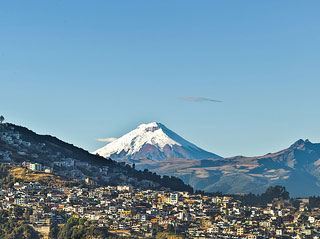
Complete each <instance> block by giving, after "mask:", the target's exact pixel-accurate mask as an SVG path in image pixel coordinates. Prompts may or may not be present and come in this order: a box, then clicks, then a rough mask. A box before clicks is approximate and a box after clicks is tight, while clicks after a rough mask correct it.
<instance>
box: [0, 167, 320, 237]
mask: <svg viewBox="0 0 320 239" xmlns="http://www.w3.org/2000/svg"><path fill="white" fill-rule="evenodd" d="M24 170H26V171H29V170H30V169H24ZM27 173H28V172H27ZM30 173H31V172H30ZM33 173H36V172H33ZM87 183H88V181H87ZM0 194H1V211H6V212H9V217H10V218H11V219H12V220H16V221H25V222H26V223H27V224H28V225H30V226H31V227H32V228H33V229H35V231H37V232H39V233H40V234H39V235H41V236H44V238H48V237H49V236H50V238H78V237H72V235H74V234H75V233H76V230H79V227H76V226H75V225H73V227H72V226H71V227H69V230H68V231H66V230H64V229H65V226H66V225H69V224H70V223H72V220H73V221H74V220H78V221H79V219H81V218H83V219H85V220H87V221H89V222H90V223H91V226H93V227H95V228H98V229H103V230H105V231H103V230H101V232H100V233H101V234H97V236H96V237H90V238H122V237H129V238H248V239H249V238H250V239H256V238H319V235H320V231H319V228H320V209H319V208H312V209H311V208H310V207H309V206H308V203H309V201H308V199H298V201H299V204H298V206H297V207H294V206H293V205H292V203H291V201H290V200H281V199H277V198H275V199H274V200H273V201H272V202H271V203H268V204H267V205H265V206H261V207H259V206H244V205H243V203H242V202H241V201H239V200H237V199H235V198H233V197H230V196H206V195H201V194H190V193H187V192H172V191H156V190H139V189H137V188H133V187H132V186H126V185H119V186H108V187H95V186H92V185H87V186H83V187H55V186H46V185H41V184H40V183H31V182H29V183H27V182H25V183H22V182H15V183H14V184H13V187H9V188H5V187H4V186H3V185H2V189H1V192H0ZM73 223H74V222H73ZM103 232H104V233H103ZM93 235H94V234H93ZM169 236H171V237H169ZM79 238H80V237H79Z"/></svg>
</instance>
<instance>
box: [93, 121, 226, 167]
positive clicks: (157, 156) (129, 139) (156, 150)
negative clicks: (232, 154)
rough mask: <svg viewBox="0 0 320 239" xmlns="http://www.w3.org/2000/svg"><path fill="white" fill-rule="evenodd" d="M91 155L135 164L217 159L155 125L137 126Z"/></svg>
mask: <svg viewBox="0 0 320 239" xmlns="http://www.w3.org/2000/svg"><path fill="white" fill-rule="evenodd" d="M94 154H99V155H100V156H103V157H105V158H108V157H110V158H112V159H121V160H126V161H130V162H139V161H140V160H141V159H149V160H152V161H162V160H165V159H168V158H187V159H209V158H221V157H220V156H218V155H216V154H213V153H210V152H207V151H205V150H203V149H201V148H199V147H197V146H196V145H194V144H192V143H190V142H188V141H187V140H185V139H183V138H182V137H180V136H179V135H177V134H176V133H174V132H173V131H171V130H169V129H168V128H167V127H165V126H164V125H163V124H161V123H157V122H153V123H150V124H141V125H139V126H138V128H136V129H135V130H132V131H131V132H129V133H127V134H125V135H124V136H122V137H121V138H119V139H117V140H115V141H113V142H112V143H109V144H107V145H106V146H104V147H103V148H101V149H98V150H97V151H95V152H94Z"/></svg>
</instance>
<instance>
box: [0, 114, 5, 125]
mask: <svg viewBox="0 0 320 239" xmlns="http://www.w3.org/2000/svg"><path fill="white" fill-rule="evenodd" d="M3 121H4V117H3V115H1V116H0V123H1V124H2V122H3Z"/></svg>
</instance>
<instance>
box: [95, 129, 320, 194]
mask: <svg viewBox="0 0 320 239" xmlns="http://www.w3.org/2000/svg"><path fill="white" fill-rule="evenodd" d="M95 153H98V154H100V155H102V156H104V157H111V158H113V159H117V160H120V161H122V160H123V161H127V162H134V163H135V164H136V167H137V168H139V169H144V168H147V169H149V170H152V171H154V172H157V173H159V174H162V175H174V176H177V177H180V178H181V179H183V181H184V182H185V183H187V184H190V185H191V186H193V187H194V188H195V189H199V190H204V191H208V192H216V191H220V192H223V193H234V194H241V193H249V192H253V193H262V192H264V191H265V190H266V188H267V187H269V186H273V185H283V186H285V187H286V188H287V189H288V191H289V192H290V193H291V195H292V196H310V195H320V144H314V143H311V142H310V141H309V140H302V139H300V140H298V141H297V142H295V143H294V144H292V145H291V146H290V147H289V148H287V149H285V150H282V151H280V152H277V153H272V154H267V155H264V156H259V157H244V156H235V157H231V158H221V157H220V156H218V155H216V154H213V153H209V152H207V151H204V150H202V149H201V148H199V147H197V146H195V145H194V144H192V143H190V142H188V141H186V140H184V139H183V138H181V137H180V136H178V135H177V134H175V133H174V132H172V131H171V130H169V129H167V128H166V127H165V126H164V125H162V124H160V123H151V124H143V125H140V126H139V127H138V128H137V129H136V130H133V131H131V132H130V133H128V134H126V135H124V136H123V137H121V138H119V139H118V140H116V141H114V142H112V143H110V144H108V145H107V146H105V147H103V148H102V149H99V150H97V151H96V152H95ZM195 159H197V160H195Z"/></svg>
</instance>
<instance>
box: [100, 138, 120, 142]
mask: <svg viewBox="0 0 320 239" xmlns="http://www.w3.org/2000/svg"><path fill="white" fill-rule="evenodd" d="M115 140H117V138H99V139H97V141H98V142H103V143H111V142H113V141H115Z"/></svg>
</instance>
